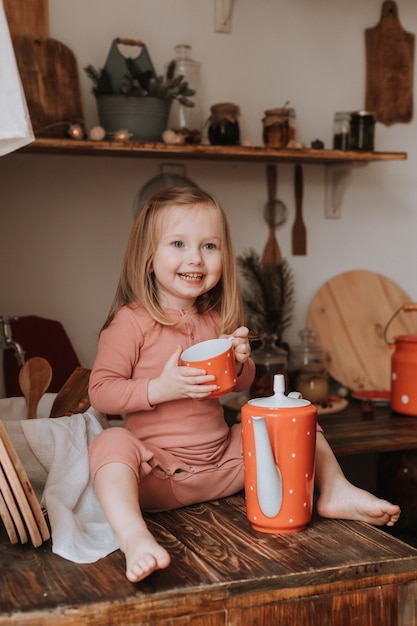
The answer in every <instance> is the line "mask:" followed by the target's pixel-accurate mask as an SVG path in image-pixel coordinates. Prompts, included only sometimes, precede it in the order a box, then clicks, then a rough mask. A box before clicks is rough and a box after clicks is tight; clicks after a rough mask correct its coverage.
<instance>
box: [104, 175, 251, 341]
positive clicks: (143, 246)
mask: <svg viewBox="0 0 417 626" xmlns="http://www.w3.org/2000/svg"><path fill="white" fill-rule="evenodd" d="M195 205H205V206H207V207H211V208H214V209H215V210H216V212H217V214H218V218H219V220H220V222H221V231H222V241H221V251H222V270H223V271H222V276H221V278H220V280H219V282H218V283H217V285H215V286H214V287H213V288H212V289H211V290H210V291H209V292H208V293H206V294H204V295H202V296H199V297H198V298H197V301H196V306H197V310H198V311H199V312H201V313H203V312H208V311H216V312H217V313H218V314H219V317H220V329H219V333H220V334H222V333H226V334H229V333H232V332H233V331H234V330H235V329H236V328H238V327H239V326H241V325H242V324H243V323H244V322H243V317H244V316H243V305H242V299H241V294H240V289H239V283H238V276H237V266H236V255H235V252H234V247H233V242H232V238H231V234H230V228H229V224H228V221H227V218H226V215H225V213H224V211H223V209H222V207H221V206H220V204H219V203H218V202H217V200H216V199H215V198H214V196H212V195H210V194H208V193H207V192H205V191H203V190H202V189H199V188H198V187H171V188H170V189H166V190H164V191H160V192H159V193H156V194H155V195H153V196H152V198H150V199H149V200H148V201H147V202H146V203H145V204H144V206H143V208H142V209H141V210H140V211H139V213H138V215H137V217H136V219H135V222H134V224H133V227H132V230H131V233H130V236H129V240H128V244H127V248H126V252H125V255H124V259H123V262H122V269H121V274H120V278H119V283H118V286H117V290H116V295H115V297H114V300H113V303H112V306H111V309H110V312H109V315H108V316H107V319H106V321H105V323H104V325H103V329H104V328H107V326H109V324H110V323H111V321H112V319H113V317H114V314H115V312H116V311H117V309H119V308H120V307H122V306H126V305H140V306H141V307H143V308H144V309H145V310H146V311H147V312H148V313H149V315H150V316H151V317H152V318H153V319H154V320H155V321H156V322H159V323H160V324H163V325H171V324H173V322H172V320H170V319H169V318H168V317H167V316H166V314H165V312H164V309H163V307H162V306H161V304H160V302H159V301H158V296H157V290H156V285H155V277H154V274H153V270H152V263H153V258H154V254H155V251H156V248H157V245H158V232H159V231H158V228H159V224H160V216H161V213H162V211H163V210H165V209H168V210H169V208H170V207H172V206H181V207H187V206H189V207H190V208H191V207H194V206H195Z"/></svg>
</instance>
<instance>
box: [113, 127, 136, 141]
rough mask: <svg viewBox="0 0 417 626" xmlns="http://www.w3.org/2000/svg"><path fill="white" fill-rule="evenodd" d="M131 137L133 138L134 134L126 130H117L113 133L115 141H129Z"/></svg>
mask: <svg viewBox="0 0 417 626" xmlns="http://www.w3.org/2000/svg"><path fill="white" fill-rule="evenodd" d="M131 136H132V133H130V132H129V131H128V130H127V129H126V128H122V129H120V130H116V131H115V132H114V133H113V139H114V140H115V141H129V139H130V138H131Z"/></svg>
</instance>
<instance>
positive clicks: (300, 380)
mask: <svg viewBox="0 0 417 626" xmlns="http://www.w3.org/2000/svg"><path fill="white" fill-rule="evenodd" d="M298 334H299V336H300V338H301V343H300V344H299V345H297V346H294V348H292V349H291V361H290V370H291V386H292V388H291V390H292V391H299V392H300V393H301V395H302V396H303V398H305V399H306V400H310V402H312V403H313V404H320V403H321V402H325V401H326V400H327V398H328V396H329V382H328V374H327V369H326V365H325V362H324V356H323V350H322V348H321V346H319V345H318V344H316V343H313V336H314V332H313V331H312V330H310V329H309V328H305V329H304V330H302V331H300V332H299V333H298Z"/></svg>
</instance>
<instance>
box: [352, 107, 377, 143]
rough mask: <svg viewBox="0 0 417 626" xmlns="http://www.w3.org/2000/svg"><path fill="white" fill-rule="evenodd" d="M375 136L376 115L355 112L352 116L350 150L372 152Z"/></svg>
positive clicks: (366, 112) (367, 112)
mask: <svg viewBox="0 0 417 626" xmlns="http://www.w3.org/2000/svg"><path fill="white" fill-rule="evenodd" d="M374 136H375V115H374V114H373V113H370V112H369V111H353V112H352V113H351V114H350V135H349V144H350V145H349V147H350V149H351V150H362V151H364V152H372V150H373V149H374Z"/></svg>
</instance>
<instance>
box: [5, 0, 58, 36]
mask: <svg viewBox="0 0 417 626" xmlns="http://www.w3.org/2000/svg"><path fill="white" fill-rule="evenodd" d="M3 4H4V11H5V14H6V18H7V23H8V26H9V31H10V35H11V37H12V39H14V38H15V37H19V36H24V37H48V35H49V32H48V29H49V24H48V0H3Z"/></svg>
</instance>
